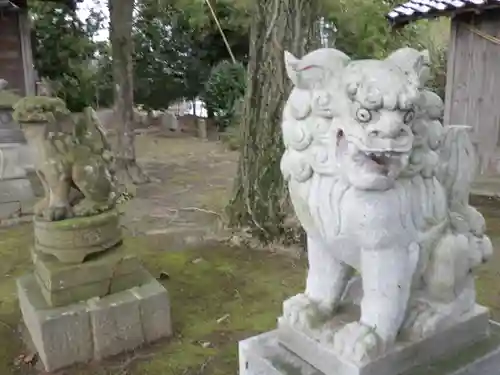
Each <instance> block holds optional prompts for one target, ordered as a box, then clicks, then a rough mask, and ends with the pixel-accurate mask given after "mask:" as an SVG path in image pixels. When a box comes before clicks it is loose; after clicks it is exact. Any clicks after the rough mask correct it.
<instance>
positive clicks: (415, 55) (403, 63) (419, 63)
mask: <svg viewBox="0 0 500 375" xmlns="http://www.w3.org/2000/svg"><path fill="white" fill-rule="evenodd" d="M386 61H390V62H392V63H393V64H395V65H397V66H398V67H399V68H401V70H403V71H404V72H405V73H406V74H408V75H412V76H414V77H415V78H416V79H417V80H418V82H419V83H420V86H421V87H423V86H425V84H426V83H427V82H428V81H429V79H430V65H431V61H430V56H429V51H428V50H422V51H418V50H416V49H413V48H409V47H404V48H400V49H398V50H396V51H394V52H393V53H391V54H390V55H389V57H387V59H386Z"/></svg>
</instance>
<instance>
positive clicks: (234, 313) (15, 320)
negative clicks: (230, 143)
mask: <svg viewBox="0 0 500 375" xmlns="http://www.w3.org/2000/svg"><path fill="white" fill-rule="evenodd" d="M136 146H137V154H138V157H139V163H140V164H141V165H143V166H144V168H145V170H146V172H147V173H148V174H149V175H150V176H151V177H152V178H153V182H152V183H150V184H147V185H144V186H140V187H139V188H138V190H137V197H136V198H134V199H133V200H132V201H130V202H128V203H126V204H125V205H124V206H123V207H122V209H123V212H124V216H123V225H124V228H125V236H126V238H125V246H126V248H127V251H130V252H132V253H134V254H137V255H138V256H139V257H140V258H141V260H142V261H143V262H144V264H145V266H146V268H147V269H148V270H149V271H150V272H151V273H152V275H154V276H157V277H158V276H159V275H160V274H162V273H163V274H167V275H168V277H167V278H161V282H162V283H163V284H164V285H165V286H166V287H167V289H168V290H169V293H170V295H171V301H172V317H173V328H174V336H173V338H172V339H170V340H166V341H162V342H159V343H157V344H156V345H154V346H153V347H151V348H149V349H144V350H139V351H136V352H134V353H128V354H125V355H122V356H119V357H117V358H114V359H111V360H109V361H105V362H104V363H98V364H97V363H95V364H90V365H87V366H80V367H77V368H73V369H70V370H63V371H61V372H59V373H58V374H57V375H232V374H235V373H236V371H237V367H238V355H237V343H238V340H240V339H242V338H245V337H249V336H251V335H254V334H256V333H259V332H264V331H266V330H270V329H273V328H274V327H275V325H276V317H277V316H278V315H279V313H280V310H281V303H282V301H283V300H284V299H285V298H286V297H288V296H291V295H293V294H295V293H297V292H298V291H300V290H301V289H302V288H303V283H304V276H305V271H306V264H305V261H304V259H299V260H297V259H293V258H291V257H286V256H283V255H280V254H271V253H269V252H263V251H251V250H248V249H240V248H234V247H232V248H229V247H227V246H225V245H221V244H209V242H207V240H209V239H210V238H221V237H223V236H224V235H225V232H224V231H223V230H222V226H221V218H222V217H223V215H224V207H225V205H226V204H227V202H228V199H229V198H230V196H231V190H232V184H233V179H234V176H235V173H236V161H237V154H236V153H235V152H232V151H228V149H227V148H226V147H225V145H223V144H221V143H219V142H216V141H202V140H199V139H196V138H188V137H161V136H159V134H158V133H155V132H154V131H153V132H147V133H144V134H142V135H138V137H137V139H136ZM473 204H474V205H476V206H477V207H479V209H480V210H481V211H482V212H483V213H484V214H485V216H486V219H487V224H488V231H489V234H490V236H491V238H492V241H493V243H494V245H495V248H496V249H498V248H500V201H499V200H496V199H490V198H475V199H473ZM32 242H33V237H32V228H31V226H30V225H29V224H26V225H19V226H17V227H12V228H4V229H0V275H2V277H1V278H0V374H1V375H35V374H41V372H40V371H39V370H38V369H37V366H36V356H35V355H34V353H31V352H29V351H27V350H26V347H25V346H24V345H23V344H22V341H21V335H20V331H19V322H20V320H21V317H20V313H19V309H18V305H17V297H16V290H15V280H16V278H17V277H19V276H20V275H22V274H24V273H26V272H29V271H30V270H31V269H32V264H31V260H30V256H29V248H30V246H31V244H32ZM181 249H182V250H184V251H178V250H181ZM477 289H478V299H479V302H480V303H482V304H485V305H487V306H488V307H490V308H491V309H492V316H493V318H495V319H497V320H500V251H498V250H497V251H496V252H495V255H494V257H493V260H492V261H491V262H490V263H488V264H486V265H485V266H484V267H483V268H482V269H481V270H480V272H479V273H478V278H477ZM33 364H35V365H34V366H33Z"/></svg>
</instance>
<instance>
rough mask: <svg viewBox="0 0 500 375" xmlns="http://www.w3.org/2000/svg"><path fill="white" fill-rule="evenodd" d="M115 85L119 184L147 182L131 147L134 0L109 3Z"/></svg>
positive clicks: (132, 142) (114, 0)
mask: <svg viewBox="0 0 500 375" xmlns="http://www.w3.org/2000/svg"><path fill="white" fill-rule="evenodd" d="M108 8H109V17H110V32H109V36H110V40H111V50H112V57H113V79H114V84H115V93H114V94H115V108H114V110H115V122H116V124H117V129H116V135H117V143H116V166H115V167H116V173H117V178H118V180H119V181H120V182H121V183H124V184H127V183H129V182H132V183H136V184H140V183H145V182H148V181H149V178H148V177H147V176H146V175H145V174H144V172H143V171H142V170H141V169H140V167H139V166H138V165H137V163H136V157H135V147H134V138H135V137H134V129H133V124H134V110H133V107H134V87H133V75H132V68H133V62H132V52H133V44H132V19H133V18H132V17H133V10H134V0H108Z"/></svg>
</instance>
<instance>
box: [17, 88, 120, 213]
mask: <svg viewBox="0 0 500 375" xmlns="http://www.w3.org/2000/svg"><path fill="white" fill-rule="evenodd" d="M13 117H14V119H15V120H16V121H17V122H19V123H20V125H21V129H22V131H23V133H24V135H25V137H26V140H27V143H28V145H29V146H30V148H31V149H32V150H33V152H34V154H35V155H34V156H35V168H36V170H37V171H39V172H40V173H41V174H42V175H43V176H44V184H43V188H44V194H45V198H44V199H42V200H40V201H39V202H38V204H37V205H36V206H35V215H36V216H39V217H43V218H44V219H45V220H47V221H58V220H64V219H68V218H71V217H74V216H77V217H82V216H92V215H95V214H98V213H99V212H103V211H106V210H110V209H112V208H114V206H115V205H116V201H117V199H118V197H119V192H118V189H117V186H116V179H115V177H114V175H113V173H111V161H112V159H113V157H112V151H111V147H110V145H109V142H108V140H107V138H106V134H105V132H104V130H103V129H102V126H101V124H100V122H99V119H98V117H97V115H96V113H95V111H94V110H93V109H92V108H90V107H88V108H85V109H84V110H83V112H82V113H70V112H69V111H68V109H67V108H66V105H65V103H64V102H63V101H62V100H61V99H59V98H53V97H47V96H34V97H25V98H22V99H20V100H19V101H18V102H16V104H15V106H14V112H13ZM71 187H77V188H78V190H79V191H80V192H81V193H82V195H83V199H80V200H78V201H72V200H70V199H69V196H68V194H67V193H64V192H67V191H68V190H70V188H71ZM49 196H50V199H48V197H49Z"/></svg>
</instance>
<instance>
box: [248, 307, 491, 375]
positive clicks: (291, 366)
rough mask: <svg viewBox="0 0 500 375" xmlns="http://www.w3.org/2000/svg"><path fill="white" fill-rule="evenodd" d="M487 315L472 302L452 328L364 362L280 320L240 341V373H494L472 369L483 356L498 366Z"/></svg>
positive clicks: (393, 374)
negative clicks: (354, 360) (471, 307)
mask: <svg viewBox="0 0 500 375" xmlns="http://www.w3.org/2000/svg"><path fill="white" fill-rule="evenodd" d="M488 316H489V314H488V310H487V309H486V308H484V307H482V306H476V308H475V309H474V310H473V311H472V312H470V313H469V314H466V315H464V316H463V318H462V319H461V320H460V321H459V322H458V323H457V324H455V325H454V326H452V327H449V328H448V329H445V330H442V331H439V332H437V333H436V334H435V335H433V336H431V337H429V338H426V339H423V340H421V341H418V342H410V341H402V340H400V341H398V342H397V344H396V345H395V346H394V347H393V348H391V349H390V350H389V352H387V353H386V354H385V355H383V356H381V357H379V358H375V359H374V360H372V361H370V362H367V363H363V364H357V363H352V362H350V361H348V360H346V359H344V358H341V357H339V356H338V355H337V354H336V353H335V352H334V351H333V350H332V348H331V347H330V346H329V345H327V344H325V343H323V342H320V338H319V337H315V335H314V333H312V332H302V331H299V330H297V329H295V328H294V327H292V326H290V325H289V324H287V322H286V321H285V320H284V319H283V318H280V319H279V322H278V329H277V330H275V331H272V332H269V333H266V334H263V335H259V336H255V337H252V338H249V339H247V340H243V341H241V342H240V346H239V348H240V375H271V374H272V375H278V374H281V375H284V374H287V375H288V374H289V375H292V374H293V375H417V374H422V375H424V374H425V375H430V374H432V375H434V374H435V375H451V374H453V375H455V374H457V375H458V374H462V373H463V374H464V375H465V374H470V375H476V374H477V375H489V374H491V375H493V374H497V372H491V373H488V372H486V373H483V372H478V370H477V371H476V368H477V369H479V367H478V366H479V365H480V362H481V361H483V362H484V361H485V360H486V359H484V360H483V359H481V358H482V357H484V356H488V355H489V356H490V357H491V356H493V357H494V358H490V359H488V361H490V360H493V361H494V360H496V361H497V362H496V363H497V365H500V329H499V328H498V327H497V326H491V324H490V322H489V319H488ZM345 319H347V321H350V320H354V319H356V316H351V317H349V316H347V317H345V316H344V317H343V319H342V320H345ZM488 358H489V357H488ZM478 360H479V362H477V361H478ZM443 366H444V367H443ZM484 366H486V365H484ZM438 369H440V370H439V371H438ZM431 370H432V371H434V370H435V372H432V371H431ZM457 371H462V372H457ZM495 371H497V370H496V369H495Z"/></svg>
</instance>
